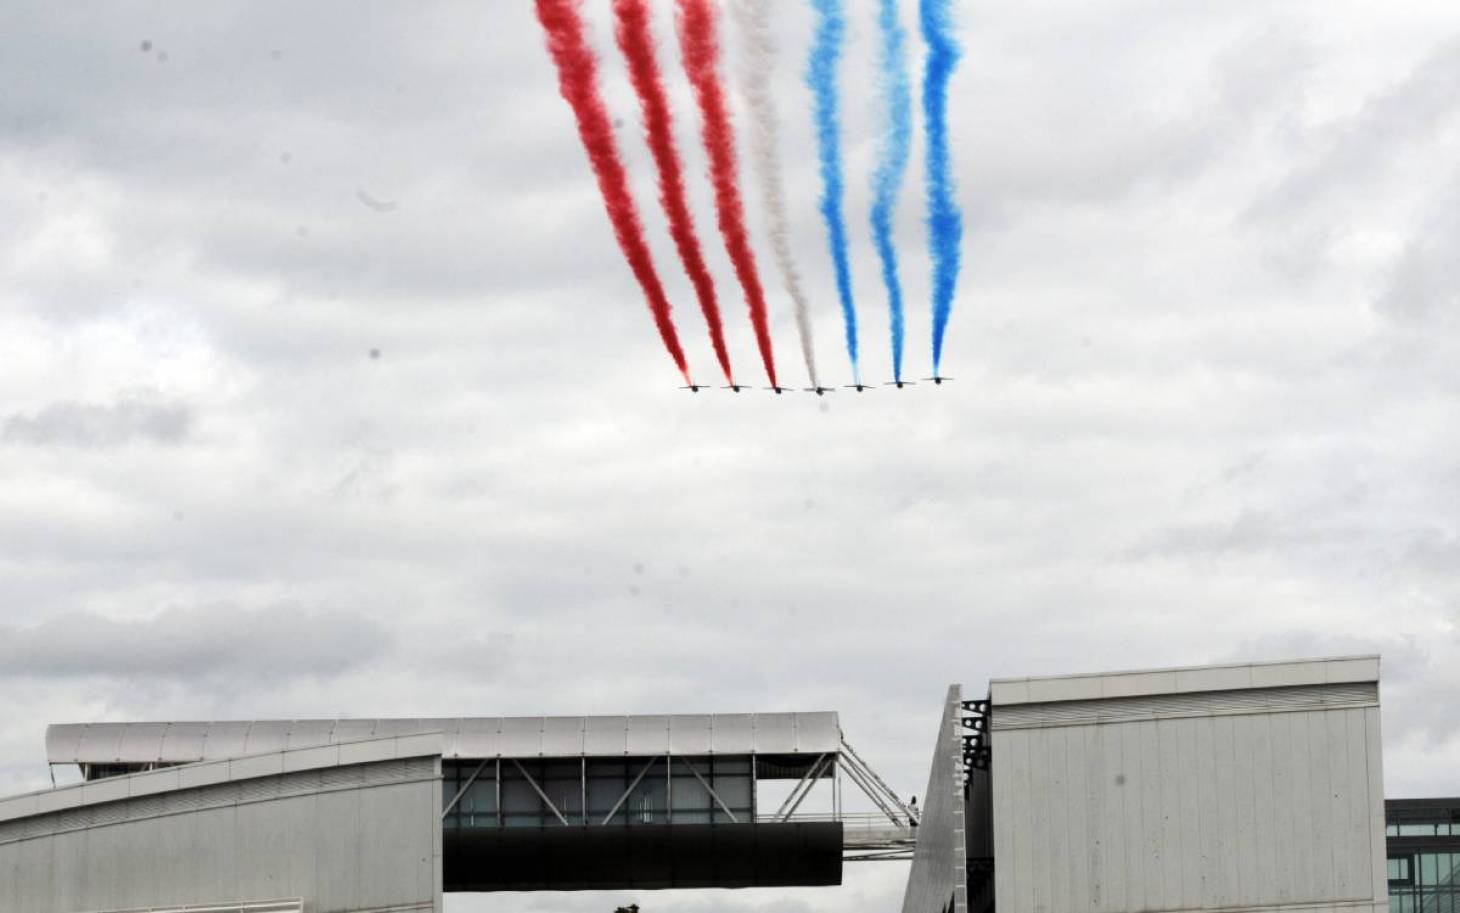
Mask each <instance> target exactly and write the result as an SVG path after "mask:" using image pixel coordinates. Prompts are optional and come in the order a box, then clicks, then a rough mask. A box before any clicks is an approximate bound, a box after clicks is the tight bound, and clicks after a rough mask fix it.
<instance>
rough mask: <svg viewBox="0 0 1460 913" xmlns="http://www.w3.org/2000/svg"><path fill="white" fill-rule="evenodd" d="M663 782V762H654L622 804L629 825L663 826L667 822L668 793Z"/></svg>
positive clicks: (664, 778) (666, 785) (666, 784)
mask: <svg viewBox="0 0 1460 913" xmlns="http://www.w3.org/2000/svg"><path fill="white" fill-rule="evenodd" d="M665 781H666V776H665V770H664V762H663V761H655V762H654V765H653V767H651V768H650V769H649V772H648V773H647V774H645V775H644V778H643V779H642V780H640V781H639V784H638V785H637V786H635V787H634V792H633V794H632V795H631V796H629V800H628V801H627V802H625V803H624V808H625V809H626V814H627V816H628V822H629V823H630V824H663V823H665V822H667V821H668V820H669V817H668V798H669V791H668V783H666V782H665Z"/></svg>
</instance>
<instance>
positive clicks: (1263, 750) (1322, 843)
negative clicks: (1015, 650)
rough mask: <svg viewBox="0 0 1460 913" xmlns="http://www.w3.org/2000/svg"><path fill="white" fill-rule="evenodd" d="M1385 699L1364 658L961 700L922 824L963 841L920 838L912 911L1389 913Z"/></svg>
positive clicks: (1114, 680) (1044, 682)
mask: <svg viewBox="0 0 1460 913" xmlns="http://www.w3.org/2000/svg"><path fill="white" fill-rule="evenodd" d="M1378 683H1379V660H1378V657H1375V656H1367V657H1351V658H1349V657H1346V658H1339V659H1323V660H1310V661H1302V662H1287V663H1246V664H1236V665H1225V666H1206V667H1200V668H1186V669H1161V670H1153V671H1144V672H1123V673H1110V674H1099V675H1071V676H1056V677H1047V678H1016V679H995V680H993V681H991V682H990V683H989V690H988V695H987V699H986V700H982V701H967V702H964V701H961V700H960V699H959V697H958V694H957V689H955V690H954V692H952V693H950V696H949V704H948V713H947V715H946V717H945V722H944V726H943V731H942V732H941V734H940V736H939V740H938V747H937V751H936V753H935V757H934V762H933V776H932V779H931V781H930V784H929V787H928V789H929V793H928V795H929V799H928V802H927V804H926V808H925V810H924V817H925V821H932V820H934V819H935V818H936V819H939V820H941V819H943V818H945V817H946V818H947V819H948V820H950V821H952V822H954V827H955V828H959V827H960V826H961V830H955V835H954V839H953V840H951V841H947V845H946V846H944V845H942V844H941V843H940V845H939V846H938V847H937V851H936V853H934V852H932V847H931V845H929V847H928V849H929V852H928V853H926V854H925V853H924V849H925V839H926V837H927V835H926V834H920V835H919V844H918V858H917V859H916V860H915V863H914V872H913V875H912V878H911V880H910V882H909V887H908V894H907V898H906V901H905V904H904V907H903V909H904V911H905V913H942V911H944V910H945V909H950V908H951V909H953V910H955V911H963V910H968V909H974V910H980V911H982V910H989V909H992V908H994V907H996V908H997V909H998V910H999V913H1157V911H1178V910H1181V911H1185V910H1211V911H1217V910H1220V911H1223V913H1235V911H1243V913H1247V911H1251V913H1266V911H1271V913H1278V911H1290V910H1303V911H1306V913H1383V911H1384V909H1385V907H1386V906H1387V904H1388V894H1387V883H1388V879H1387V875H1386V864H1385V845H1384V838H1385V834H1384V794H1383V764H1382V748H1381V740H1380V729H1379V684H1378ZM955 704H959V705H960V706H961V709H962V716H961V718H958V711H956V710H955V709H954V705H955ZM954 758H956V759H958V761H959V762H960V763H957V764H955V763H953V759H954ZM935 803H938V805H939V807H936V808H935ZM943 803H946V804H947V805H948V806H951V808H947V809H945V808H943V807H942V804H943ZM960 806H961V812H960V809H959V807H960ZM959 819H962V821H960V820H959ZM965 822H966V823H965ZM990 873H991V874H992V877H991V878H990V877H989V875H990Z"/></svg>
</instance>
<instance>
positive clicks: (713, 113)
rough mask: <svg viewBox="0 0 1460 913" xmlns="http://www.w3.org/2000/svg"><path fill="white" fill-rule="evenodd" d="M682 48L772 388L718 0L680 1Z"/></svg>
mask: <svg viewBox="0 0 1460 913" xmlns="http://www.w3.org/2000/svg"><path fill="white" fill-rule="evenodd" d="M678 20H679V47H680V56H681V57H683V58H684V69H685V72H686V73H687V74H688V75H689V81H690V84H691V85H693V86H694V91H695V100H696V101H697V102H698V103H699V107H700V118H701V120H702V121H703V123H702V125H701V130H702V134H703V138H704V143H705V152H706V153H707V154H708V155H709V158H710V179H711V182H712V183H713V184H714V187H715V211H716V213H717V215H718V216H719V224H720V234H721V235H723V236H724V238H725V250H726V252H728V253H729V254H730V262H731V263H733V264H734V265H735V276H736V278H737V279H739V280H740V286H741V288H743V289H744V290H745V300H746V304H747V305H748V306H749V308H750V323H751V326H753V327H754V328H755V341H756V345H757V346H758V347H759V348H760V360H761V362H762V363H763V364H764V365H765V373H766V377H768V378H770V382H771V386H779V383H778V381H777V380H776V356H775V352H774V351H773V350H772V349H771V332H770V326H769V325H768V324H767V322H766V308H765V292H764V291H763V290H762V289H761V285H760V274H759V273H758V272H757V271H756V268H755V253H754V252H753V251H752V250H751V249H750V239H749V237H748V236H747V235H746V232H745V212H744V208H743V206H742V205H741V202H740V187H739V177H738V175H737V174H736V164H735V134H734V131H733V128H732V127H731V125H730V111H729V109H728V108H727V107H726V105H725V90H724V88H723V87H722V86H721V85H720V74H719V72H718V69H719V63H720V41H719V36H718V35H717V34H716V27H717V26H716V22H715V7H714V0H679V16H678Z"/></svg>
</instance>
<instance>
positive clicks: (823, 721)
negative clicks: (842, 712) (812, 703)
mask: <svg viewBox="0 0 1460 913" xmlns="http://www.w3.org/2000/svg"><path fill="white" fill-rule="evenodd" d="M841 742H842V733H841V727H840V726H839V725H838V723H837V720H836V717H834V716H832V715H830V714H826V713H798V714H796V750H797V751H802V752H816V753H817V754H820V753H821V752H823V751H837V750H839V749H840V748H841Z"/></svg>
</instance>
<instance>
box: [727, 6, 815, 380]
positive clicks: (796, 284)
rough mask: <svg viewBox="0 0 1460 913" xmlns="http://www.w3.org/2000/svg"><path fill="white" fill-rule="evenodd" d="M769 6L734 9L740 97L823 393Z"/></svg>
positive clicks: (799, 325) (776, 249)
mask: <svg viewBox="0 0 1460 913" xmlns="http://www.w3.org/2000/svg"><path fill="white" fill-rule="evenodd" d="M770 5H771V0H736V2H735V3H734V4H733V5H732V9H733V10H734V14H735V23H736V25H737V26H738V27H739V28H740V32H741V35H742V37H743V40H742V41H741V46H742V48H743V51H744V53H742V54H741V56H740V67H739V73H738V74H737V75H738V77H739V82H740V91H741V94H742V95H743V96H744V97H745V102H746V105H747V107H749V109H750V158H751V161H752V162H753V163H754V171H755V176H756V180H757V183H758V184H759V185H760V198H761V204H762V205H763V206H764V207H765V213H766V222H767V223H768V224H767V229H768V231H769V233H770V237H771V251H772V253H773V254H774V255H775V258H776V267H777V268H778V269H779V270H780V273H781V279H782V281H783V282H784V283H785V286H786V292H787V293H788V294H789V295H790V296H791V303H792V304H793V305H794V306H795V314H796V335H797V336H798V337H799V338H800V341H801V355H802V357H803V358H805V360H806V373H807V374H808V375H809V376H810V378H811V386H813V387H819V386H820V385H821V381H820V380H819V379H818V378H817V374H816V349H815V346H814V345H813V343H812V339H811V309H810V308H809V307H808V306H807V304H806V294H805V292H803V291H802V289H801V272H800V270H799V269H798V268H797V267H796V259H795V257H793V256H792V254H791V238H790V229H789V228H788V227H787V225H786V191H785V184H784V181H783V180H782V177H781V155H780V152H779V151H778V149H777V147H776V137H777V134H778V133H779V132H780V122H779V119H778V118H777V116H776V103H775V98H774V97H773V96H772V94H771V86H770V82H771V74H772V73H773V71H774V70H775V62H776V45H775V39H774V38H773V37H772V34H771V25H770Z"/></svg>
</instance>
